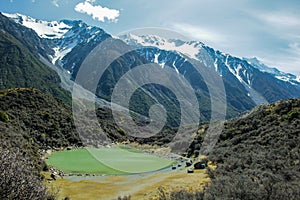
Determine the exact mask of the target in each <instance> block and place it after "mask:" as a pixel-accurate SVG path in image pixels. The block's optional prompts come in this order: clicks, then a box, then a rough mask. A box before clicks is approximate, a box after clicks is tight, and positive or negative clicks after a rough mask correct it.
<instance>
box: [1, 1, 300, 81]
mask: <svg viewBox="0 0 300 200" xmlns="http://www.w3.org/2000/svg"><path fill="white" fill-rule="evenodd" d="M0 1H1V4H0V11H1V12H7V13H16V12H18V13H21V14H26V15H29V16H31V17H34V18H38V19H43V20H60V19H81V20H83V21H85V22H86V23H88V24H91V25H96V26H99V27H101V28H103V29H104V30H106V31H107V32H109V33H110V34H113V35H117V34H119V33H120V32H124V31H128V30H130V29H135V28H143V27H162V28H167V29H171V30H174V31H177V32H179V33H181V34H183V35H185V36H187V37H189V38H191V39H192V40H199V41H202V42H203V43H205V44H207V45H209V46H211V47H213V48H215V49H219V50H221V51H223V52H225V53H230V54H232V55H235V56H239V57H254V56H256V57H258V58H259V59H260V60H262V61H263V62H264V63H265V64H267V65H269V66H271V67H277V68H279V69H280V70H282V71H285V72H291V73H294V74H296V75H300V12H299V10H300V2H299V0H285V1H282V0H263V1H262V0H226V1H225V0H173V1H172V0H151V1H150V0H0Z"/></svg>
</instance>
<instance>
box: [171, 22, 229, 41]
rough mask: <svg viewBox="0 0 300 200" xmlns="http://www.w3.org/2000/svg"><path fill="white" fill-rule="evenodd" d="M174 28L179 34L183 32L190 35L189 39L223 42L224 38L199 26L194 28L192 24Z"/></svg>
mask: <svg viewBox="0 0 300 200" xmlns="http://www.w3.org/2000/svg"><path fill="white" fill-rule="evenodd" d="M172 28H173V29H175V30H177V31H178V32H181V33H183V34H186V35H188V36H189V37H192V38H194V39H198V40H201V41H204V42H212V43H217V42H223V41H224V39H225V38H224V36H222V35H220V34H218V33H215V32H213V31H211V30H208V29H204V28H200V27H198V26H193V25H190V24H179V23H178V24H173V25H172Z"/></svg>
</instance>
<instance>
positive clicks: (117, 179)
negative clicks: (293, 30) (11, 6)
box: [0, 1, 300, 200]
mask: <svg viewBox="0 0 300 200" xmlns="http://www.w3.org/2000/svg"><path fill="white" fill-rule="evenodd" d="M88 2H90V3H91V2H92V1H88ZM93 2H94V1H93ZM155 31H157V29H155ZM155 31H154V29H149V28H145V29H142V30H139V31H129V33H124V34H120V35H118V36H114V35H111V34H109V33H107V32H106V31H105V30H104V29H102V28H100V27H97V26H92V25H88V24H87V23H85V22H84V21H82V20H59V21H45V20H39V19H35V18H33V17H30V16H26V15H23V14H8V13H0V102H1V103H0V144H1V145H0V158H1V159H0V199H5V200H6V199H7V200H10V199H37V200H39V199H43V200H59V199H65V200H68V199H71V200H77V199H78V200H79V199H82V200H84V199H91V200H93V199H95V200H96V199H100V200H105V199H108V200H111V199H118V200H129V199H133V200H135V199H136V200H139V199H142V200H147V199H151V200H177V199H179V200H193V199H197V200H198V199H200V200H204V199H205V200H215V199H224V200H230V199H245V200H252V199H272V200H273V199H274V200H285V199H291V200H298V198H299V196H300V168H299V164H300V161H299V158H300V79H299V76H297V75H294V74H290V73H286V72H282V71H280V70H278V69H276V68H271V67H268V66H267V65H265V64H263V63H262V62H261V61H260V60H258V59H257V58H240V57H236V56H233V55H230V54H228V53H223V52H221V51H219V50H216V49H214V48H212V47H210V46H208V45H206V44H204V43H202V42H200V41H194V40H188V39H186V38H177V37H175V35H174V32H172V31H170V30H168V31H167V30H163V29H159V31H158V32H157V35H154V34H153V32H155ZM148 33H149V34H148ZM161 33H163V34H161ZM166 33H168V34H166ZM166 35H167V36H168V37H166Z"/></svg>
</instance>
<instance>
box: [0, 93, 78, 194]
mask: <svg viewBox="0 0 300 200" xmlns="http://www.w3.org/2000/svg"><path fill="white" fill-rule="evenodd" d="M0 102H1V103H0V158H1V159H0V177H1V178H0V182H1V184H0V185H1V186H0V199H48V198H49V199H53V197H51V198H50V196H49V195H50V194H48V192H47V190H46V188H45V187H44V186H43V185H42V178H41V175H40V171H41V170H46V169H47V167H46V165H45V163H44V161H42V160H41V153H42V151H41V150H42V149H49V148H55V147H64V146H69V145H81V143H80V140H79V137H78V135H77V133H76V132H75V129H74V125H73V122H72V115H71V110H70V108H69V106H67V105H65V104H64V103H62V102H61V101H57V100H56V99H55V98H53V97H51V96H48V95H46V94H43V93H41V92H39V91H37V90H36V89H26V88H19V89H10V90H5V91H1V92H0Z"/></svg>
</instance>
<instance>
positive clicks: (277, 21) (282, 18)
mask: <svg viewBox="0 0 300 200" xmlns="http://www.w3.org/2000/svg"><path fill="white" fill-rule="evenodd" d="M257 17H258V18H259V19H260V20H262V21H264V22H266V23H268V24H270V25H275V26H279V27H282V26H283V27H292V26H299V25H300V19H299V17H296V16H292V15H289V14H284V13H261V14H258V15H257Z"/></svg>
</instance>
